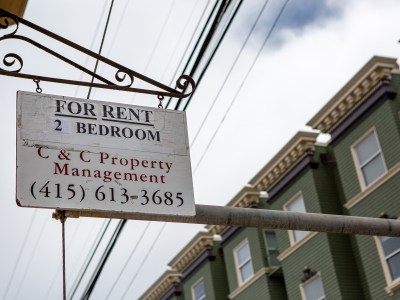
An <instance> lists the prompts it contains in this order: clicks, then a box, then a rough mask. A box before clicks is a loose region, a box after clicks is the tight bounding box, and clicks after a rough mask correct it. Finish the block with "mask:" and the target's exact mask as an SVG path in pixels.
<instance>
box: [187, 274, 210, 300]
mask: <svg viewBox="0 0 400 300" xmlns="http://www.w3.org/2000/svg"><path fill="white" fill-rule="evenodd" d="M200 282H203V287H204V296H201V297H200V298H196V294H195V292H194V288H195V287H196V285H198V284H199V283H200ZM191 290H192V299H193V300H205V299H206V298H207V295H206V285H205V283H204V278H203V277H200V278H199V279H198V280H197V281H196V282H195V283H193V284H192V286H191Z"/></svg>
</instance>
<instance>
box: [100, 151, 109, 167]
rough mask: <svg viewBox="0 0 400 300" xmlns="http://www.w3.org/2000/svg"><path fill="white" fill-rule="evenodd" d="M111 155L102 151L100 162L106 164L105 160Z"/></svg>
mask: <svg viewBox="0 0 400 300" xmlns="http://www.w3.org/2000/svg"><path fill="white" fill-rule="evenodd" d="M108 157H109V155H108V154H107V153H105V152H100V163H102V164H104V160H107V159H108Z"/></svg>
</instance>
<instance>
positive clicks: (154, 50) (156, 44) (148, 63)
mask: <svg viewBox="0 0 400 300" xmlns="http://www.w3.org/2000/svg"><path fill="white" fill-rule="evenodd" d="M175 3H176V0H174V1H173V2H172V3H171V6H170V7H169V10H168V13H167V16H166V17H165V19H164V22H163V24H162V26H161V30H160V32H159V33H158V36H157V39H156V43H155V45H154V46H153V49H152V50H151V54H150V58H149V59H148V60H147V63H146V66H145V67H144V71H143V74H144V75H146V74H147V70H148V68H149V66H150V63H151V62H152V60H153V56H154V53H155V52H156V50H157V49H158V44H159V43H160V40H161V37H162V35H163V34H164V30H165V28H166V27H167V26H166V25H167V23H168V21H169V19H170V17H171V13H172V10H173V8H174V6H175ZM138 87H140V82H139V85H138ZM136 95H137V94H136V93H135V94H134V95H133V98H132V101H131V103H133V102H134V101H135V99H136Z"/></svg>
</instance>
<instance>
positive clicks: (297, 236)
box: [293, 230, 308, 242]
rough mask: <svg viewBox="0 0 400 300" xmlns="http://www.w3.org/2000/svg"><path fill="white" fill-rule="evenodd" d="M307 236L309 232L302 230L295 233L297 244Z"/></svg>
mask: <svg viewBox="0 0 400 300" xmlns="http://www.w3.org/2000/svg"><path fill="white" fill-rule="evenodd" d="M307 234H308V231H302V230H295V231H293V237H294V240H295V242H297V241H298V240H301V239H302V238H303V237H305V236H306V235H307Z"/></svg>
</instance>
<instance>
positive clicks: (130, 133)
mask: <svg viewBox="0 0 400 300" xmlns="http://www.w3.org/2000/svg"><path fill="white" fill-rule="evenodd" d="M127 132H128V134H127ZM122 135H123V136H124V138H126V139H130V138H131V137H132V136H133V131H132V129H130V128H129V127H124V128H123V129H122Z"/></svg>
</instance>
